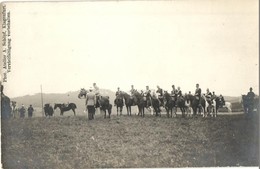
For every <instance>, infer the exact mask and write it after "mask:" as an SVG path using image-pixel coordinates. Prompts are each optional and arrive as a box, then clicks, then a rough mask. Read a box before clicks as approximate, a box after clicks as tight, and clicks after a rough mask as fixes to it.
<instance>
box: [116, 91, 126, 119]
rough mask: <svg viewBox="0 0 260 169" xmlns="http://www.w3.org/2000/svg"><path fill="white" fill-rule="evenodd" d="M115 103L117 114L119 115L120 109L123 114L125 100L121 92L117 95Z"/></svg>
mask: <svg viewBox="0 0 260 169" xmlns="http://www.w3.org/2000/svg"><path fill="white" fill-rule="evenodd" d="M114 104H115V106H116V110H117V116H118V111H120V115H122V110H123V106H124V100H123V97H122V96H121V95H120V94H119V95H117V96H116V99H115V101H114ZM119 108H120V109H119Z"/></svg>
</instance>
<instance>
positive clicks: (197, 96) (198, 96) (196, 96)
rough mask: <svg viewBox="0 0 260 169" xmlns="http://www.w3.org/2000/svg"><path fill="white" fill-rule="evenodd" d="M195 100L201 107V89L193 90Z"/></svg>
mask: <svg viewBox="0 0 260 169" xmlns="http://www.w3.org/2000/svg"><path fill="white" fill-rule="evenodd" d="M195 99H196V100H198V101H199V106H200V105H201V89H200V88H199V87H198V88H197V89H196V90H195Z"/></svg>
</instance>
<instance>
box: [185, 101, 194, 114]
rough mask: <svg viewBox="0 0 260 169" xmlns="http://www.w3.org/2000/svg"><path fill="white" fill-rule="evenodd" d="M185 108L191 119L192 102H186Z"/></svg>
mask: <svg viewBox="0 0 260 169" xmlns="http://www.w3.org/2000/svg"><path fill="white" fill-rule="evenodd" d="M185 107H186V112H187V116H189V117H190V116H191V115H192V114H193V110H192V106H191V101H189V102H188V100H185Z"/></svg>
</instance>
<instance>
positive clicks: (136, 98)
mask: <svg viewBox="0 0 260 169" xmlns="http://www.w3.org/2000/svg"><path fill="white" fill-rule="evenodd" d="M133 98H134V104H135V105H137V107H138V115H141V116H142V117H144V107H145V102H144V98H143V96H142V95H141V94H140V93H139V92H138V91H136V92H134V95H133Z"/></svg>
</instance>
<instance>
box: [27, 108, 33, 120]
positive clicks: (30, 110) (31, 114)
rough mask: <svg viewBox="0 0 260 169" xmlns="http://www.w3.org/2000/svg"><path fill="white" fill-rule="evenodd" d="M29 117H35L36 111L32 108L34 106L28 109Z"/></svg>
mask: <svg viewBox="0 0 260 169" xmlns="http://www.w3.org/2000/svg"><path fill="white" fill-rule="evenodd" d="M27 111H28V117H30V118H31V117H32V116H33V111H34V109H33V107H32V105H30V106H29V107H28V110H27Z"/></svg>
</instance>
